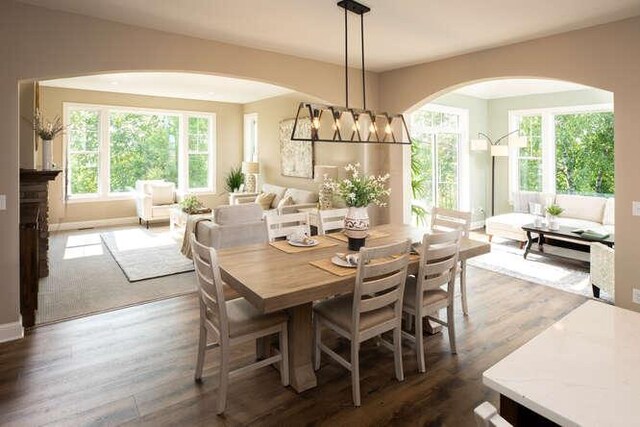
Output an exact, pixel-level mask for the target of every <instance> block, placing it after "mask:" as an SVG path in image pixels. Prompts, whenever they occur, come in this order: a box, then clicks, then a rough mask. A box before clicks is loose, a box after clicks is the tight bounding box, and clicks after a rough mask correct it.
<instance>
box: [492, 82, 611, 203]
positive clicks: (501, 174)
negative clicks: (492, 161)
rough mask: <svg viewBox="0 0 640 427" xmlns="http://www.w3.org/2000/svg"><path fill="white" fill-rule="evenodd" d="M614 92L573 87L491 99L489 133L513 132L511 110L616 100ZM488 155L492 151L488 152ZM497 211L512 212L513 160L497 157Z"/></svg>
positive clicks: (499, 134) (607, 102)
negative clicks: (510, 122)
mask: <svg viewBox="0 0 640 427" xmlns="http://www.w3.org/2000/svg"><path fill="white" fill-rule="evenodd" d="M612 103H613V94H612V93H611V92H607V91H605V90H600V89H585V90H573V91H568V92H558V93H548V94H541V95H528V96H517V97H508V98H500V99H492V100H490V101H489V126H488V130H489V134H490V135H493V136H494V137H499V136H501V135H505V134H506V133H507V132H509V111H514V110H530V109H536V108H552V107H570V106H575V105H590V104H612ZM484 154H485V155H486V156H487V157H489V154H488V153H487V152H485V153H484ZM495 191H496V214H499V213H504V212H510V211H511V207H510V206H509V160H508V158H506V157H498V158H496V188H495Z"/></svg>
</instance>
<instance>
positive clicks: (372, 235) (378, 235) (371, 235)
mask: <svg viewBox="0 0 640 427" xmlns="http://www.w3.org/2000/svg"><path fill="white" fill-rule="evenodd" d="M325 236H327V237H331V238H332V239H336V240H340V241H341V242H348V241H349V238H348V237H347V236H345V235H344V233H341V232H339V233H328V234H325ZM389 236H391V234H389V233H385V232H384V231H377V230H371V231H370V232H369V234H367V239H380V238H382V237H389Z"/></svg>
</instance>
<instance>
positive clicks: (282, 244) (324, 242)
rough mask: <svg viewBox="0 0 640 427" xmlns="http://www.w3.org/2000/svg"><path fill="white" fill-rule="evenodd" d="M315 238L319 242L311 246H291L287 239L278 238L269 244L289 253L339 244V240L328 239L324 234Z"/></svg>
mask: <svg viewBox="0 0 640 427" xmlns="http://www.w3.org/2000/svg"><path fill="white" fill-rule="evenodd" d="M313 238H314V239H316V240H317V241H318V242H319V243H318V244H317V245H315V246H309V247H301V246H291V245H290V244H289V242H287V241H286V240H277V241H275V242H271V243H269V244H270V245H271V246H273V247H274V248H276V249H280V250H281V251H282V252H286V253H288V254H298V253H300V252H307V251H312V250H314V249H322V248H330V247H331V246H337V245H338V243H337V242H335V241H332V240H330V239H326V238H324V237H322V236H313Z"/></svg>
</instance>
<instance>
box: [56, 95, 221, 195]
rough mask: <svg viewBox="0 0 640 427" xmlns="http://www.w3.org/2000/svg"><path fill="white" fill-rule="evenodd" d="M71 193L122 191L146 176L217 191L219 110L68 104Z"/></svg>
mask: <svg viewBox="0 0 640 427" xmlns="http://www.w3.org/2000/svg"><path fill="white" fill-rule="evenodd" d="M65 120H66V122H67V125H68V129H69V131H68V132H67V135H68V136H67V151H66V155H67V163H68V167H67V171H68V172H67V173H68V177H67V181H68V184H67V190H66V191H67V196H68V197H70V198H106V197H109V196H118V195H123V194H124V193H127V192H130V191H131V189H133V188H134V187H135V183H136V181H138V180H142V179H164V180H166V181H170V182H173V183H175V184H176V186H177V188H178V189H179V190H181V191H183V192H187V191H215V188H214V182H215V180H214V176H215V170H214V165H215V163H214V160H215V156H214V153H215V150H214V147H215V144H214V142H215V141H214V135H215V115H212V114H203V113H188V112H173V111H162V110H142V109H126V110H125V109H122V108H118V107H108V106H94V105H82V104H65Z"/></svg>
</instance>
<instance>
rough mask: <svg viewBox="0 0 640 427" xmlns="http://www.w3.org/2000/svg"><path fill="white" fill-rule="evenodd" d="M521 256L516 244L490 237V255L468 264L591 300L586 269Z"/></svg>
mask: <svg viewBox="0 0 640 427" xmlns="http://www.w3.org/2000/svg"><path fill="white" fill-rule="evenodd" d="M523 255H524V249H520V248H519V243H518V242H515V241H512V240H507V239H500V238H495V237H494V239H493V242H492V243H491V252H490V253H488V254H485V255H481V256H479V257H475V258H472V259H470V260H469V261H468V264H469V265H473V266H474V267H480V268H484V269H485V270H490V271H494V272H496V273H501V274H504V275H507V276H511V277H516V278H518V279H522V280H526V281H529V282H533V283H537V284H540V285H545V286H549V287H552V288H556V289H560V290H563V291H566V292H572V293H574V294H579V295H584V296H586V297H591V298H593V293H592V290H591V282H590V280H589V268H588V267H586V266H584V265H583V264H580V263H576V262H572V261H570V260H567V261H564V260H557V259H552V258H549V257H545V256H542V255H537V254H529V255H528V256H527V259H524V257H523ZM600 296H601V298H602V299H604V300H611V297H610V296H609V295H606V294H605V293H604V292H601V294H600Z"/></svg>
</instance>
